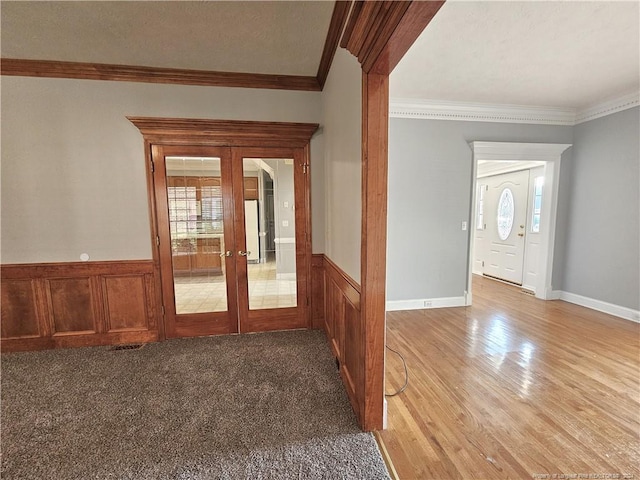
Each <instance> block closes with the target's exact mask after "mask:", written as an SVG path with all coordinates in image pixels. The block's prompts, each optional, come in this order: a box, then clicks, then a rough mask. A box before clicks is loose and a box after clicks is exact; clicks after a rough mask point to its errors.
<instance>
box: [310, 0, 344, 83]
mask: <svg viewBox="0 0 640 480" xmlns="http://www.w3.org/2000/svg"><path fill="white" fill-rule="evenodd" d="M352 3H353V2H352V0H348V1H343V0H338V1H337V2H336V3H335V5H334V7H333V14H332V16H331V23H330V24H329V31H328V32H327V39H326V40H325V43H324V50H323V51H322V58H321V59H320V66H319V67H318V74H317V76H316V78H317V79H318V84H319V85H320V88H321V89H322V88H324V83H325V82H326V81H327V76H328V75H329V70H330V69H331V62H333V57H334V56H335V54H336V49H337V48H338V42H339V41H340V36H341V35H342V30H343V29H344V25H345V23H347V18H348V17H349V9H350V8H351V4H352Z"/></svg>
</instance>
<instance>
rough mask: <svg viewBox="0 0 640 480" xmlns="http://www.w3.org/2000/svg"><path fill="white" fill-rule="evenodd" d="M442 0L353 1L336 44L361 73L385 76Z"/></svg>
mask: <svg viewBox="0 0 640 480" xmlns="http://www.w3.org/2000/svg"><path fill="white" fill-rule="evenodd" d="M443 4H444V1H428V2H423V1H389V0H387V1H381V2H356V3H355V5H354V7H353V9H352V12H351V16H350V17H349V22H348V23H347V28H346V29H345V32H344V36H343V37H342V41H341V43H340V46H342V47H343V48H346V49H347V50H349V52H351V53H352V54H353V55H355V56H356V57H357V58H358V61H359V62H360V64H361V65H362V70H363V71H364V72H365V73H376V74H380V75H389V74H390V73H391V71H392V70H393V69H394V67H395V66H396V65H397V64H398V62H399V61H400V59H401V58H402V57H403V56H404V54H405V53H406V52H407V50H408V49H409V47H410V46H411V45H413V42H415V40H416V38H418V35H420V33H422V31H423V30H424V28H425V27H426V26H427V24H428V23H429V22H430V21H431V19H432V18H433V17H434V15H435V14H436V13H437V12H438V10H439V9H440V7H441V6H442V5H443Z"/></svg>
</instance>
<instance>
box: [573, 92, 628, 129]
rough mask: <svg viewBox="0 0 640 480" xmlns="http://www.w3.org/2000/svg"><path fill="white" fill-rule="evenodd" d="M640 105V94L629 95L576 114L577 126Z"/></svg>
mask: <svg viewBox="0 0 640 480" xmlns="http://www.w3.org/2000/svg"><path fill="white" fill-rule="evenodd" d="M638 105H640V92H632V93H628V94H627V95H623V96H621V97H618V98H616V99H614V100H609V101H606V102H602V103H598V104H596V105H593V106H591V107H588V108H585V109H584V110H580V111H578V113H576V125H577V124H579V123H584V122H588V121H589V120H595V119H596V118H600V117H606V116H607V115H611V114H613V113H617V112H622V111H623V110H627V109H629V108H633V107H637V106H638Z"/></svg>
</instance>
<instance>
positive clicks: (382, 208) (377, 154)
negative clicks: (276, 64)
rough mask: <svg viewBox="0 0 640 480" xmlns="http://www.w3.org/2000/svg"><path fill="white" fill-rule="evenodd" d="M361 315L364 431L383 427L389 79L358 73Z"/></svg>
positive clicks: (361, 419) (362, 416) (362, 415)
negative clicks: (360, 145) (360, 147)
mask: <svg viewBox="0 0 640 480" xmlns="http://www.w3.org/2000/svg"><path fill="white" fill-rule="evenodd" d="M362 77H363V79H362V80H363V81H362V123H363V128H362V137H363V138H362V244H361V248H362V250H361V255H362V257H361V276H360V278H361V282H362V292H361V299H360V302H361V307H360V308H361V315H362V318H363V319H365V320H364V321H363V323H362V325H363V335H362V337H361V339H360V340H361V342H362V344H361V348H362V351H363V352H364V363H365V367H364V371H365V374H364V375H365V379H364V399H363V402H364V404H363V405H362V410H361V411H362V414H361V416H360V422H361V425H362V428H363V429H364V430H368V431H370V430H380V429H381V428H382V416H383V410H384V407H383V400H384V395H383V392H384V339H385V328H386V305H385V300H386V290H385V289H386V262H387V164H388V161H387V157H388V135H387V132H388V128H389V76H388V75H373V74H366V73H364V74H363V76H362Z"/></svg>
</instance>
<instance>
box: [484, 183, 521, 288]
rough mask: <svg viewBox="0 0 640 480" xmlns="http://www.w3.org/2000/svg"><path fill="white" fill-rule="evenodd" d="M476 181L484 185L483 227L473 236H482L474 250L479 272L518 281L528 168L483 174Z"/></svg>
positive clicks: (516, 282)
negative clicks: (481, 177)
mask: <svg viewBox="0 0 640 480" xmlns="http://www.w3.org/2000/svg"><path fill="white" fill-rule="evenodd" d="M478 184H482V186H483V188H485V189H486V190H485V191H484V195H482V197H481V198H482V207H481V208H482V211H483V213H482V217H483V219H482V222H484V225H483V227H484V228H483V230H482V231H476V240H478V237H479V236H480V238H481V240H482V241H481V242H478V245H477V247H476V249H477V252H476V254H475V255H476V256H477V257H478V258H480V259H481V260H482V263H483V264H484V265H483V267H482V273H483V274H484V275H488V276H491V277H495V278H499V279H501V280H506V281H508V282H511V283H515V284H518V285H521V284H522V274H523V264H524V249H525V236H526V233H527V232H526V224H527V195H528V186H529V170H522V171H519V172H513V173H506V174H502V175H495V176H491V177H486V178H483V179H481V180H479V181H478ZM478 198H480V196H479V197H478ZM478 206H479V207H480V205H478ZM477 221H478V222H480V220H479V219H478V220H477ZM476 228H477V226H476ZM478 234H481V235H478ZM483 247H484V248H483Z"/></svg>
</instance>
